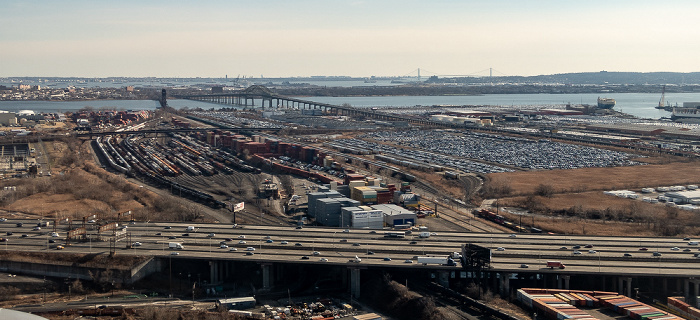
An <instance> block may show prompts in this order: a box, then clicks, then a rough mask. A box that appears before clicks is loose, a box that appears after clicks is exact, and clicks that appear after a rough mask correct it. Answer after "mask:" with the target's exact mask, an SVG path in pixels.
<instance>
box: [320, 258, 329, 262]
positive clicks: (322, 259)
mask: <svg viewBox="0 0 700 320" xmlns="http://www.w3.org/2000/svg"><path fill="white" fill-rule="evenodd" d="M318 261H321V262H328V259H327V258H321V259H318Z"/></svg>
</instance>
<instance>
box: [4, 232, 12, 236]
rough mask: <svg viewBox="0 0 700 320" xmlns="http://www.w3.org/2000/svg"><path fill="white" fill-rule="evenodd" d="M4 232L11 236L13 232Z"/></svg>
mask: <svg viewBox="0 0 700 320" xmlns="http://www.w3.org/2000/svg"><path fill="white" fill-rule="evenodd" d="M5 234H6V235H8V236H11V235H12V234H13V233H12V231H8V232H7V233H5Z"/></svg>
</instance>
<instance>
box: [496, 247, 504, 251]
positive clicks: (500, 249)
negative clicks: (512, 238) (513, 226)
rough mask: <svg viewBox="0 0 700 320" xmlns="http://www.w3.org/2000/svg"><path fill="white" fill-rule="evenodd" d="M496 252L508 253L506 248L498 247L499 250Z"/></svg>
mask: <svg viewBox="0 0 700 320" xmlns="http://www.w3.org/2000/svg"><path fill="white" fill-rule="evenodd" d="M496 251H506V248H504V247H498V248H496Z"/></svg>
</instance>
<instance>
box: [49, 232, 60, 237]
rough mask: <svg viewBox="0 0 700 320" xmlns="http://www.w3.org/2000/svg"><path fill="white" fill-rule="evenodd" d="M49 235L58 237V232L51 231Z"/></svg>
mask: <svg viewBox="0 0 700 320" xmlns="http://www.w3.org/2000/svg"><path fill="white" fill-rule="evenodd" d="M51 237H53V238H58V237H59V235H58V232H51Z"/></svg>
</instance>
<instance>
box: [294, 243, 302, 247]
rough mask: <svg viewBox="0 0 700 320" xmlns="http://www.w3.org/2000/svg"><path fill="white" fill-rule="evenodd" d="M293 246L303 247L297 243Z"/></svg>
mask: <svg viewBox="0 0 700 320" xmlns="http://www.w3.org/2000/svg"><path fill="white" fill-rule="evenodd" d="M294 245H295V246H297V247H301V246H303V245H302V244H301V243H299V242H297V243H295V244H294Z"/></svg>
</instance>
